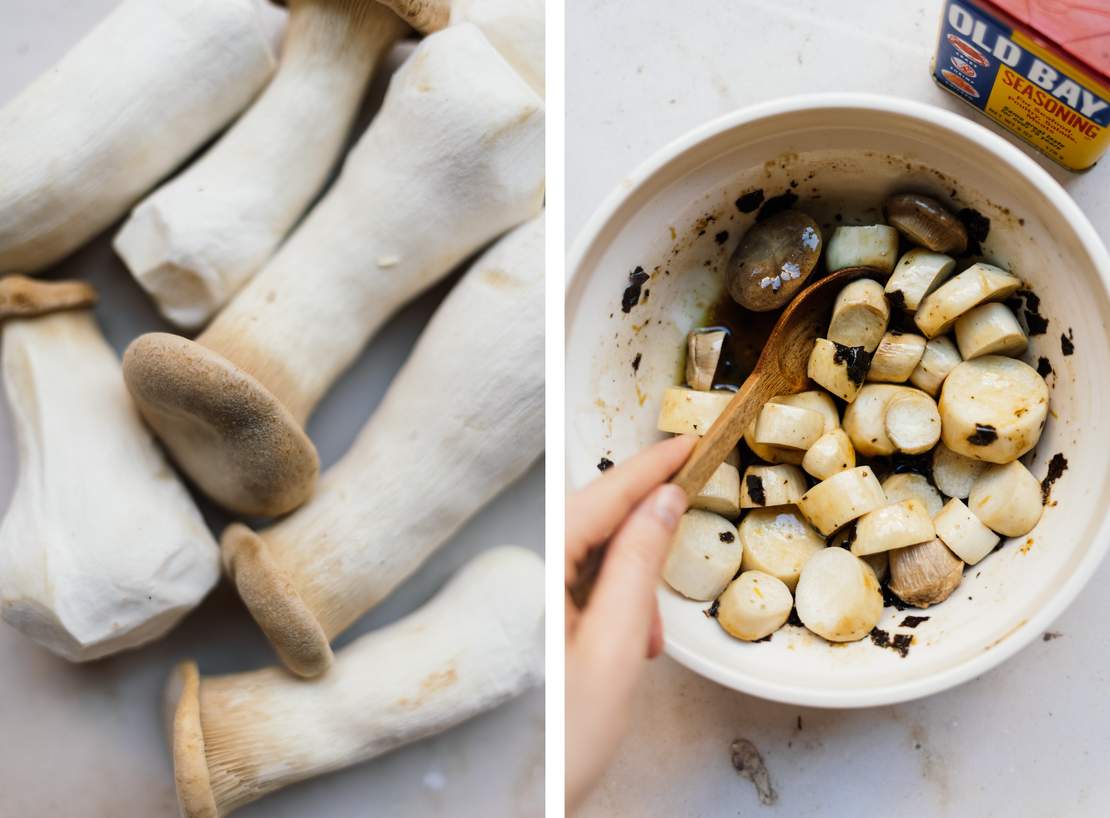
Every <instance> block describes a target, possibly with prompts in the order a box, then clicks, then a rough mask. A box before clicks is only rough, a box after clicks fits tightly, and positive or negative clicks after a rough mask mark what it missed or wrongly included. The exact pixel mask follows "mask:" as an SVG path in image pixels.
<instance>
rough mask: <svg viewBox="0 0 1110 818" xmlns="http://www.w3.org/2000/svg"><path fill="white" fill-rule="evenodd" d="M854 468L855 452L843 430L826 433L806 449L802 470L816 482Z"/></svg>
mask: <svg viewBox="0 0 1110 818" xmlns="http://www.w3.org/2000/svg"><path fill="white" fill-rule="evenodd" d="M855 466H856V450H855V449H853V448H852V441H851V439H850V438H849V437H848V433H847V432H845V431H844V430H843V429H839V428H837V429H833V430H832V431H831V432H826V433H825V434H823V435H821V437H819V438H817V440H815V441H814V443H813V445H812V446H810V447H809V448H808V449H806V454H805V457H803V458H802V468H803V469H805V470H806V471H807V472H808V473H809V474H812V475H813V476H814V477H816V478H817V479H818V480H827V479H828V478H830V477H832V476H833V475H834V474H836V473H837V472H842V471H845V470H846V469H853V468H855Z"/></svg>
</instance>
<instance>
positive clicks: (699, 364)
mask: <svg viewBox="0 0 1110 818" xmlns="http://www.w3.org/2000/svg"><path fill="white" fill-rule="evenodd" d="M727 337H728V332H726V331H725V330H718V329H709V330H697V329H696V330H694V331H693V332H691V333H690V334H689V335H687V336H686V383H687V385H688V386H689V387H690V388H691V389H697V390H698V391H699V392H708V391H709V390H710V389H712V388H713V376H714V375H716V374H717V364H718V363H719V362H720V360H721V350H722V349H723V348H724V344H725V339H726V338H727Z"/></svg>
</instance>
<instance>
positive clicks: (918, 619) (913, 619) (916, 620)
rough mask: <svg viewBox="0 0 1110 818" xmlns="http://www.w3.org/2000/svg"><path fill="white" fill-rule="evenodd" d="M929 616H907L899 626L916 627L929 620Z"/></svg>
mask: <svg viewBox="0 0 1110 818" xmlns="http://www.w3.org/2000/svg"><path fill="white" fill-rule="evenodd" d="M928 621H929V617H927V616H907V617H905V618H904V619H903V620H902V621H901V622H900V623H899V624H898V627H899V628H916V627H917V626H918V625H920V624H921V623H922V622H928Z"/></svg>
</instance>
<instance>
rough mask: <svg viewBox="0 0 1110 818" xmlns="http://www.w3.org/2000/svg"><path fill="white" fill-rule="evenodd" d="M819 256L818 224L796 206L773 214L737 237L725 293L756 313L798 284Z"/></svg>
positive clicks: (776, 305) (786, 297) (782, 298)
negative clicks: (738, 240) (737, 241)
mask: <svg viewBox="0 0 1110 818" xmlns="http://www.w3.org/2000/svg"><path fill="white" fill-rule="evenodd" d="M820 256H821V227H820V225H818V224H817V222H815V221H814V220H813V219H812V218H810V217H809V216H807V215H806V214H805V213H801V212H799V211H797V210H786V211H783V212H782V213H777V214H776V215H774V216H771V217H770V218H767V219H764V220H763V221H761V222H756V223H755V224H753V225H752V226H751V227H750V228H748V232H746V233H745V234H744V236H743V237H742V238H741V239H740V243H739V244H738V245H737V246H736V250H734V251H733V254H732V258H731V259H729V262H728V270H727V271H726V273H725V281H726V283H727V285H728V291H729V294H730V295H731V296H732V298H733V300H734V301H735V302H736V303H737V304H739V305H740V306H742V307H746V308H747V309H749V310H754V311H755V312H767V311H768V310H773V309H777V308H779V307H781V306H783V305H784V304H786V303H787V302H788V301H790V299H791V298H793V297H794V294H795V293H797V292H798V290H800V289H801V288H802V286H803V285H804V284H805V282H806V279H807V278H809V275H810V273H812V272H813V270H814V268H815V267H816V266H817V261H818V259H819V258H820Z"/></svg>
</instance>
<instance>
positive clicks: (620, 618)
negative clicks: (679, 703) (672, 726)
mask: <svg viewBox="0 0 1110 818" xmlns="http://www.w3.org/2000/svg"><path fill="white" fill-rule="evenodd" d="M695 441H696V438H694V437H692V436H683V437H675V438H670V439H668V440H664V441H662V442H660V443H657V444H655V445H654V446H651V447H650V448H648V449H645V450H644V451H642V452H640V453H639V454H638V455H636V456H635V457H633V458H631V459H630V460H628V461H627V462H626V463H622V464H621V465H619V466H614V467H612V468H610V469H608V470H607V471H606V472H605V473H604V474H602V475H601V477H599V478H598V479H596V480H595V481H594V482H592V483H591V484H590V485H588V486H586V487H585V488H584V489H582V490H581V491H579V492H577V493H576V494H574V495H572V496H571V497H568V498H567V508H566V565H565V572H566V573H565V577H566V580H567V583H568V585H570V584H572V583H574V580H575V579H576V577H577V575H578V570H579V566H580V565H581V564H582V563H583V561H584V560H586V558H587V555H588V554H589V553H590V552H591V551H592V550H593V549H596V548H600V547H602V546H603V545H605V544H606V543H608V548H607V552H606V554H605V557H604V561H603V562H602V564H601V572H600V574H599V576H598V580H597V584H596V587H595V589H594V592H593V594H592V596H590V598H589V602H588V603H587V604H586V606H585V609H584V610H579V609H578V607H577V606H576V605H575V604H574V602H573V601H572V599H571V596H570V593H569V592H568V593H567V595H566V779H565V780H566V808H567V811H568V812H569V811H570V810H572V809H573V808H574V807H575V806H577V805H578V803H579V802H580V801H581V799H582V798H583V797H584V796H585V794H586V793H587V792H588V791H589V789H590V787H592V786H593V784H594V783H595V782H596V780H597V779H598V777H599V776H600V775H601V773H602V771H603V770H604V769H605V767H606V766H607V765H608V763H609V761H610V760H611V759H612V756H613V754H614V753H615V752H616V749H617V745H618V744H619V743H620V740H621V737H622V736H623V735H624V732H625V728H626V727H627V725H628V720H629V707H630V704H631V700H632V691H633V689H634V687H635V685H636V682H637V680H638V679H639V677H640V674H641V673H642V672H643V669H644V667H645V665H646V663H647V660H648V659H649V658H654V657H655V656H657V655H659V653H660V652H661V651H662V649H663V624H662V620H660V618H659V608H658V605H657V603H656V598H655V590H656V586H657V585H658V584H659V573H660V571H661V570H662V568H663V561H664V559H665V557H666V554H667V548H668V546H669V545H670V542H671V537H672V535H673V534H674V530H675V527H676V526H677V525H678V521H679V518H680V517H681V516H682V514H683V512H684V511H686V505H687V504H686V494H685V493H684V492H683V491H682V489H680V488H678V487H677V486H674V485H671V484H669V483H666V482H665V481H666V480H667V479H669V478H670V477H671V476H673V475H674V474H675V472H677V471H678V470H679V468H681V466H682V464H683V463H684V462H685V461H686V458H687V457H689V455H690V451H691V449H693V447H694V442H695Z"/></svg>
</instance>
